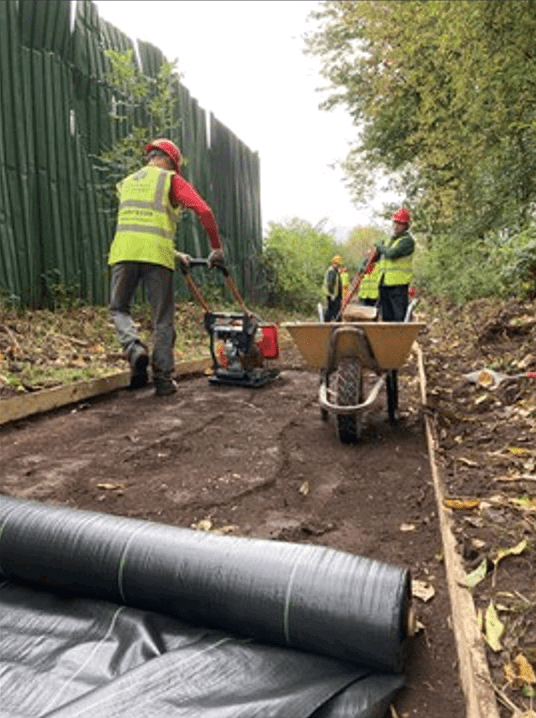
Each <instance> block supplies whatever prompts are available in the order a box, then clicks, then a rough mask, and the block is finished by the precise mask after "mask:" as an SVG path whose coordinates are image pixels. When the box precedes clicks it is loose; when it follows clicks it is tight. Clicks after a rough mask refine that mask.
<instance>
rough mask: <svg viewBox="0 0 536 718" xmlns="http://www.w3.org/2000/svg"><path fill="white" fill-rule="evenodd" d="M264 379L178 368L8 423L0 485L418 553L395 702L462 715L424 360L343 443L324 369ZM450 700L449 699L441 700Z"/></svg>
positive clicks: (380, 555)
mask: <svg viewBox="0 0 536 718" xmlns="http://www.w3.org/2000/svg"><path fill="white" fill-rule="evenodd" d="M281 366H282V373H281V375H280V377H279V378H278V379H277V380H275V381H274V382H273V383H271V384H270V385H268V386H266V387H264V388H262V389H254V390H251V389H244V388H234V387H224V386H211V385H209V384H208V381H207V378H206V377H196V378H191V379H188V380H183V381H182V382H181V383H180V387H179V392H178V393H177V394H176V395H175V396H173V397H170V398H167V399H156V398H154V397H153V396H152V391H151V389H146V390H145V389H144V390H139V391H137V392H129V391H120V392H118V393H116V394H114V395H112V396H108V397H105V398H101V399H99V400H93V401H89V402H86V403H84V404H81V405H78V406H76V407H75V408H73V407H70V408H68V409H63V410H59V411H57V412H54V413H51V414H49V415H44V416H40V417H36V418H33V419H28V420H24V421H19V422H17V423H16V424H15V425H10V426H6V427H4V428H3V429H1V430H0V456H1V459H0V492H1V493H4V494H8V495H10V496H16V497H21V498H28V499H36V500H42V501H53V502H58V503H61V504H65V505H68V506H71V507H76V508H83V509H89V510H96V511H104V512H109V513H113V514H117V515H123V516H134V517H139V518H146V519H150V520H154V521H160V522H164V523H169V524H174V525H178V526H186V527H190V526H196V527H198V528H199V529H204V530H212V531H220V532H223V533H226V532H229V533H230V532H232V533H234V534H235V535H242V536H254V537H263V538H271V539H277V540H284V541H293V542H308V543H315V544H322V545H326V546H331V547H333V548H338V549H342V550H347V551H351V552H353V553H356V554H359V555H365V556H370V557H372V558H376V559H380V560H383V561H386V562H389V563H394V564H397V565H401V566H406V567H409V568H410V569H411V572H412V577H413V579H414V580H418V581H423V582H425V584H426V585H427V586H430V587H432V588H433V590H434V595H433V598H431V599H430V600H427V601H426V602H425V601H421V600H419V599H416V600H415V607H416V610H417V618H418V620H419V622H420V624H422V628H421V630H420V632H419V633H418V635H417V636H416V637H415V638H414V640H413V642H412V647H411V652H410V656H409V660H408V667H407V686H406V687H405V688H404V689H403V691H402V692H401V693H400V694H399V696H398V698H397V700H396V710H397V711H398V715H399V716H400V717H401V718H410V716H425V715H437V716H439V715H441V716H445V717H447V716H448V718H461V717H462V716H463V715H465V711H464V702H463V696H462V694H461V689H460V687H459V680H458V673H457V660H456V652H455V646H454V639H453V634H452V630H451V626H450V623H449V602H448V595H447V589H446V583H445V575H444V568H443V564H442V561H441V541H440V536H439V532H438V527H437V516H436V506H435V499H434V493H433V487H432V482H431V478H430V473H429V466H428V457H427V450H426V444H425V439H424V435H423V425H422V417H421V415H420V413H419V407H418V390H417V386H416V382H417V379H416V367H415V366H414V365H413V364H412V363H411V362H410V363H409V364H408V366H407V367H406V369H404V371H403V372H402V373H401V376H400V406H401V409H402V412H403V416H402V418H401V420H400V421H399V423H398V424H396V425H390V424H389V422H388V420H387V412H386V408H385V395H384V394H382V395H381V398H380V399H378V402H377V405H376V406H375V407H374V409H373V411H372V413H371V414H370V415H369V418H368V420H367V421H366V423H365V426H364V429H363V433H362V438H361V441H360V443H359V444H357V445H355V446H345V445H342V444H340V443H339V441H338V440H337V438H336V437H335V433H334V430H333V427H332V426H331V425H330V424H329V423H326V422H323V421H322V420H321V418H320V411H319V407H318V404H317V392H318V377H317V375H316V374H314V373H311V372H308V371H305V370H304V369H303V368H302V367H301V366H300V362H299V359H298V358H297V356H296V355H295V353H294V352H292V351H287V352H286V354H285V356H284V357H283V361H282V364H281ZM440 707H441V708H440Z"/></svg>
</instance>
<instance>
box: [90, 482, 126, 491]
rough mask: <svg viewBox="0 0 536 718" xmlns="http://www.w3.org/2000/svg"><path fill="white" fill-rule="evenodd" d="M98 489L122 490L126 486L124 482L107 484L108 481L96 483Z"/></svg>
mask: <svg viewBox="0 0 536 718" xmlns="http://www.w3.org/2000/svg"><path fill="white" fill-rule="evenodd" d="M97 488H98V489H103V490H104V491H122V490H123V489H126V488H127V485H126V484H109V483H101V484H97Z"/></svg>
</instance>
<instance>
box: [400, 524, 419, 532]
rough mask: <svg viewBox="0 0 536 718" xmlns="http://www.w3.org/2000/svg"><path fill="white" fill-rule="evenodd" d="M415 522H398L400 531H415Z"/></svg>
mask: <svg viewBox="0 0 536 718" xmlns="http://www.w3.org/2000/svg"><path fill="white" fill-rule="evenodd" d="M415 528H416V526H415V524H400V530H401V531H415Z"/></svg>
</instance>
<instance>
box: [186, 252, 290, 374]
mask: <svg viewBox="0 0 536 718" xmlns="http://www.w3.org/2000/svg"><path fill="white" fill-rule="evenodd" d="M216 266H217V267H218V269H219V270H220V271H221V273H222V274H223V276H224V279H225V283H226V285H227V287H228V288H229V290H230V291H231V294H232V295H233V297H234V299H235V300H236V301H237V303H238V304H239V306H240V308H241V310H242V312H240V313H238V312H237V313H234V312H232V313H229V312H213V311H211V310H210V308H209V306H208V304H207V303H206V301H205V299H204V297H203V295H202V293H201V290H200V288H199V285H198V284H197V283H196V282H195V281H194V280H193V278H192V276H191V274H190V269H191V268H193V267H206V268H208V260H206V259H194V258H191V259H190V261H189V263H188V266H187V265H185V264H184V263H179V268H180V270H181V272H182V274H183V276H184V279H185V280H186V283H187V285H188V287H189V289H190V291H191V293H192V294H193V296H194V297H195V299H196V300H197V301H198V303H199V304H200V305H201V307H202V308H203V310H204V312H205V319H204V324H205V329H206V330H207V333H208V335H209V337H210V345H209V346H210V354H211V357H212V368H213V374H212V376H211V377H210V378H209V382H210V383H211V384H231V385H234V386H247V387H260V386H263V385H264V384H266V383H267V382H268V381H270V380H272V379H275V377H277V376H278V374H279V370H278V369H271V368H268V367H267V366H265V360H267V359H277V358H278V357H279V344H278V337H277V325H276V324H266V323H264V322H262V320H261V319H260V318H259V317H257V316H256V315H254V314H253V313H252V312H250V311H249V310H248V309H247V307H246V305H245V304H244V301H243V299H242V297H241V296H240V293H239V292H238V289H237V287H236V284H235V283H234V281H233V279H232V277H231V275H230V274H229V270H228V269H227V267H225V266H224V265H223V264H221V265H220V264H218V265H216Z"/></svg>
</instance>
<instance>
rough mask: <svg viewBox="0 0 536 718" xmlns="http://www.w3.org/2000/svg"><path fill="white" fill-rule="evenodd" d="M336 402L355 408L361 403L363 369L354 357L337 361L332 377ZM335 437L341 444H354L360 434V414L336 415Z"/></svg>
mask: <svg viewBox="0 0 536 718" xmlns="http://www.w3.org/2000/svg"><path fill="white" fill-rule="evenodd" d="M334 380H335V381H334V388H335V394H336V402H337V404H339V405H340V406H355V405H356V404H361V403H362V402H363V368H362V366H361V364H360V363H359V361H358V360H357V359H355V358H354V357H345V358H344V359H341V360H340V361H339V365H338V367H337V371H336V373H335V377H334ZM335 427H336V431H337V436H338V437H339V440H340V441H341V442H342V443H343V444H354V443H355V442H356V441H357V440H358V439H359V435H360V433H361V416H360V414H349V415H345V414H336V416H335Z"/></svg>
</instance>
